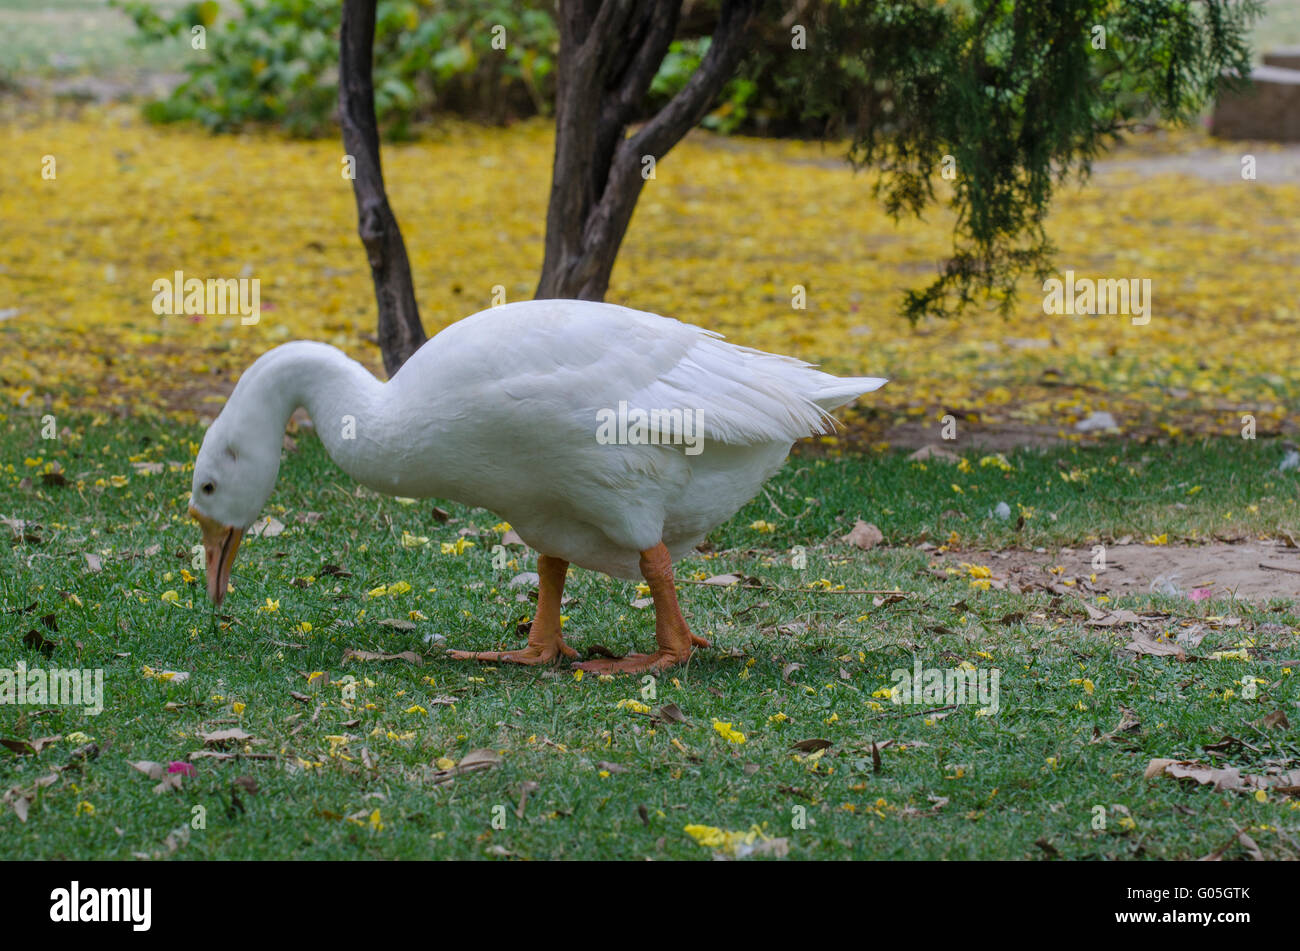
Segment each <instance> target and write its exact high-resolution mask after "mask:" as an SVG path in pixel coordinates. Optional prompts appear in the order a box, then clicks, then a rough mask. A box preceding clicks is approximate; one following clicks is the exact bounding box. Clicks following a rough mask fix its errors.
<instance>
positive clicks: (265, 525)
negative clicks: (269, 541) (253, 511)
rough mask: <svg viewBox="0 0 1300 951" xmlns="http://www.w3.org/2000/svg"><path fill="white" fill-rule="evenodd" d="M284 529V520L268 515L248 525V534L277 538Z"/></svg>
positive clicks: (257, 536) (256, 536)
mask: <svg viewBox="0 0 1300 951" xmlns="http://www.w3.org/2000/svg"><path fill="white" fill-rule="evenodd" d="M283 531H284V522H282V521H280V520H279V519H278V518H276V517H275V516H274V515H266V516H263V517H262V518H259V519H258V520H257V521H256V522H254V523H253V524H252V525H250V526H248V534H249V535H252V536H253V537H254V538H275V536H277V535H279V534H280V533H281V532H283Z"/></svg>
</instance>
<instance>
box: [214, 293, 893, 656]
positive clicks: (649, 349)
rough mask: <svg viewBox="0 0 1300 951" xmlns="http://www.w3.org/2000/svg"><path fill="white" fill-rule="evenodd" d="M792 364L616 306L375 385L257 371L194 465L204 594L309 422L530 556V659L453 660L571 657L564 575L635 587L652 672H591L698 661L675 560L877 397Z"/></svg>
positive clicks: (546, 315)
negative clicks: (470, 512) (476, 512)
mask: <svg viewBox="0 0 1300 951" xmlns="http://www.w3.org/2000/svg"><path fill="white" fill-rule="evenodd" d="M884 382H885V381H884V380H882V379H877V378H874V377H854V378H839V377H834V376H831V375H829V374H826V373H822V372H820V371H819V370H816V369H814V368H813V367H812V366H810V365H809V364H806V363H803V362H801V361H799V360H795V359H793V358H792V357H784V356H777V355H774V354H770V353H763V352H762V351H758V350H751V349H748V348H745V347H737V346H734V345H732V344H729V343H725V342H724V341H723V340H722V338H721V337H720V336H719V335H718V334H715V333H712V332H711V331H708V330H703V329H701V328H699V327H694V326H691V325H689V324H684V323H682V322H680V321H677V320H673V319H671V318H668V317H659V316H656V315H655V314H648V313H644V312H641V311H635V310H629V309H627V308H625V307H618V306H615V305H613V304H602V303H592V302H589V301H576V300H539V301H529V302H524V303H516V304H507V305H504V306H500V307H494V308H491V309H489V310H485V311H483V312H481V313H478V314H474V315H473V316H472V317H466V318H465V319H464V320H461V321H459V322H457V323H455V324H452V325H451V326H450V327H447V328H446V329H445V330H443V331H442V332H441V333H439V334H438V335H437V336H435V337H433V339H431V340H429V341H428V342H427V343H426V344H424V346H422V347H421V348H420V349H419V350H418V351H417V352H416V353H415V354H413V355H412V356H411V358H410V359H409V360H408V361H407V362H406V364H405V365H404V366H403V367H402V368H401V370H400V371H399V372H398V373H396V374H395V375H394V376H393V378H392V379H391V380H389V381H388V382H387V383H382V382H380V381H379V380H377V379H375V377H374V376H373V375H371V373H370V372H369V371H368V370H366V369H365V368H364V367H363V366H362V365H361V364H359V363H357V362H356V361H354V360H351V359H349V358H348V357H347V356H345V355H344V354H343V353H342V352H341V351H339V350H336V349H335V348H333V347H330V346H327V345H325V344H320V343H309V342H305V341H299V342H294V343H288V344H285V345H283V346H280V347H276V348H275V349H273V350H271V351H269V352H267V353H265V354H263V355H262V356H261V357H260V358H259V359H258V360H257V361H256V362H255V363H253V365H252V366H251V367H249V369H248V370H247V371H246V372H245V373H244V374H243V376H242V377H240V379H239V383H238V385H236V387H235V390H234V392H233V393H231V395H230V399H229V401H228V402H227V403H226V405H225V407H224V409H223V410H222V412H221V414H220V416H219V417H218V418H217V420H216V421H215V422H214V423H213V424H212V426H211V427H210V428H209V429H208V431H207V434H206V435H205V436H204V439H203V446H202V448H201V449H200V450H199V454H198V458H197V459H196V461H195V464H194V483H193V492H192V495H191V499H190V513H191V514H192V515H193V516H194V517H195V518H196V519H197V520H198V521H199V523H200V525H201V527H202V529H203V539H204V546H205V550H206V553H207V575H208V578H207V580H208V595H209V596H210V597H211V598H212V600H213V601H214V602H215V603H218V604H219V603H220V602H221V599H222V598H223V597H224V596H225V593H226V588H227V585H228V583H229V579H230V570H231V565H232V563H233V561H234V557H235V552H236V551H237V549H238V547H239V541H240V538H241V537H242V535H243V532H244V530H245V529H246V528H247V527H248V526H249V525H251V524H252V523H253V522H254V521H255V520H256V519H257V517H258V514H259V513H260V512H261V510H262V507H263V506H264V505H265V504H266V500H267V498H269V497H270V495H271V490H272V488H273V487H274V486H275V480H276V476H277V474H278V472H279V467H280V447H281V442H282V436H283V434H284V427H285V424H286V423H287V422H288V419H289V417H290V415H291V414H292V413H293V412H294V410H295V409H297V408H298V407H303V408H304V409H306V411H307V412H308V414H310V416H311V418H312V421H313V423H314V424H315V427H316V431H317V433H318V434H319V435H320V438H321V441H322V442H323V443H324V445H325V449H326V451H327V452H328V453H329V455H330V457H331V458H332V459H333V460H334V461H335V462H336V463H337V464H338V465H339V467H340V468H342V469H343V470H344V471H345V472H346V473H348V475H350V476H351V477H352V478H354V479H356V480H357V481H358V482H360V483H362V484H363V485H366V486H369V487H370V488H372V489H374V490H376V491H378V492H384V493H387V494H389V495H399V496H408V497H416V498H419V497H428V496H434V497H438V498H446V499H454V500H456V501H458V502H462V503H464V504H466V505H474V506H482V507H483V508H486V509H489V510H491V511H492V512H495V513H496V514H497V515H499V516H500V517H501V518H503V519H505V520H506V521H508V522H509V523H510V524H511V525H512V526H513V527H514V528H515V530H516V531H517V532H518V533H519V536H520V537H521V538H522V539H523V540H524V541H525V542H527V543H528V545H529V546H530V547H531V548H533V549H535V550H536V551H537V552H539V555H540V557H539V558H538V563H537V570H538V574H539V576H540V579H541V581H540V585H539V591H538V598H537V610H536V614H535V617H534V620H533V624H532V630H531V633H530V634H529V637H528V645H527V647H525V648H523V649H520V650H513V651H489V652H463V651H452V652H451V656H453V657H456V658H460V659H476V660H491V661H511V662H514V663H520V664H539V663H549V662H552V661H554V660H556V659H557V658H558V657H559V656H560V655H561V654H563V655H564V656H567V657H574V656H576V652H575V651H574V650H573V649H572V648H570V647H569V646H568V645H567V644H565V643H564V640H563V638H562V637H561V634H560V598H561V593H562V591H563V588H564V579H565V572H566V570H567V568H568V564H569V563H573V564H575V565H579V566H581V567H583V568H589V569H592V570H595V571H603V572H605V573H606V574H609V575H613V576H615V577H618V578H629V579H635V578H637V577H643V578H645V580H646V582H647V583H648V584H649V586H650V592H651V596H652V598H653V600H654V607H655V615H656V617H655V637H656V639H657V641H658V650H657V651H655V652H654V653H653V654H631V655H629V656H627V657H625V658H622V659H619V660H609V659H604V660H594V661H588V662H586V663H583V664H578V665H576V666H578V667H581V668H584V669H586V670H592V671H599V672H607V671H622V672H638V671H644V670H658V669H660V668H663V667H666V666H670V665H672V664H677V663H681V662H683V661H685V660H686V659H687V658H688V657H689V656H690V654H691V650H692V647H693V645H701V646H707V642H706V641H704V640H703V639H702V638H698V637H696V636H694V635H693V634H692V633H691V631H690V629H689V628H688V627H687V624H686V621H685V619H684V618H683V617H682V614H681V610H680V609H679V607H678V605H677V596H676V593H675V591H674V588H673V573H672V562H673V559H675V558H678V557H680V556H682V555H683V554H684V553H686V552H689V551H690V550H691V549H692V548H693V547H694V546H695V545H696V544H698V543H699V542H700V541H702V540H703V539H704V537H705V536H706V535H707V534H708V532H709V531H710V530H711V529H713V528H714V527H715V526H716V525H718V524H720V523H721V522H723V521H725V520H726V519H728V518H730V517H731V516H732V515H734V514H735V513H736V512H737V511H738V510H739V509H740V507H741V506H742V505H744V504H745V503H746V502H747V501H749V499H751V498H752V497H753V496H754V495H755V494H757V492H758V490H759V487H760V486H762V484H763V482H764V481H766V480H767V479H768V478H769V477H770V476H771V475H772V474H773V473H775V472H776V470H777V469H778V468H780V466H781V463H782V462H783V461H784V460H785V457H786V455H787V454H788V453H789V451H790V448H791V445H792V444H793V443H794V441H795V440H797V439H801V438H803V437H805V436H809V435H812V434H815V433H817V432H824V431H827V428H828V426H829V425H831V424H832V422H833V421H832V419H831V417H830V416H829V412H830V411H831V410H833V409H835V408H837V407H839V406H843V405H844V404H846V403H848V402H851V401H852V400H853V399H854V398H855V397H857V396H859V395H860V394H862V393H866V392H868V391H871V390H874V389H876V388H877V387H879V386H881V385H882V384H883V383H884Z"/></svg>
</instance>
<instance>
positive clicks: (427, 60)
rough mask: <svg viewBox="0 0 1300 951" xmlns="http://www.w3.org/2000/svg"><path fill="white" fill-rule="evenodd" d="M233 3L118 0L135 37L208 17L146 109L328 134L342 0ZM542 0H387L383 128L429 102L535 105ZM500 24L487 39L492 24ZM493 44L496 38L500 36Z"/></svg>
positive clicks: (404, 124) (546, 96) (543, 25)
mask: <svg viewBox="0 0 1300 951" xmlns="http://www.w3.org/2000/svg"><path fill="white" fill-rule="evenodd" d="M237 2H238V15H236V16H226V15H225V14H224V13H222V12H220V11H219V8H218V6H217V4H216V3H213V2H211V0H207V2H205V3H193V4H190V5H189V6H186V7H184V8H182V9H181V10H179V11H178V12H177V13H176V14H175V15H173V16H171V17H169V18H165V17H163V16H161V15H160V14H159V13H158V12H157V11H156V10H155V9H154V7H153V6H152V5H151V4H150V3H148V2H145V0H122V2H120V4H119V5H120V6H121V7H122V8H123V9H124V10H125V11H126V12H127V14H128V15H129V16H130V17H131V18H132V19H133V20H134V21H135V23H136V26H137V27H138V28H139V30H140V35H141V40H142V41H144V42H150V41H156V40H160V39H163V38H165V37H168V36H172V35H187V36H188V35H190V34H191V30H192V28H193V27H194V26H195V25H196V24H203V25H205V26H206V27H208V33H207V36H206V38H205V47H206V48H205V49H193V50H191V54H192V59H191V61H190V62H189V63H188V64H187V67H186V69H187V74H188V75H187V78H186V80H185V81H184V82H183V83H182V84H181V85H180V86H179V87H178V88H177V89H176V90H175V91H174V92H173V93H172V94H171V95H170V96H169V97H168V98H167V99H165V100H162V101H161V102H155V103H151V104H150V105H149V106H148V107H147V115H148V116H149V117H150V118H151V119H153V120H155V121H163V122H165V121H175V120H181V119H192V120H197V121H199V122H201V123H203V124H204V125H205V126H208V127H209V128H211V129H213V130H216V131H229V130H232V129H236V128H239V127H241V126H243V125H245V124H248V123H270V122H274V123H279V124H280V125H282V126H283V128H285V129H286V130H287V131H288V132H290V133H291V134H294V135H302V136H316V135H327V134H332V132H333V129H332V126H333V123H334V115H335V110H336V106H337V101H338V55H339V51H338V31H339V22H340V18H341V7H340V5H339V4H338V3H337V2H331V0H260V2H258V0H237ZM547 6H548V5H547V4H545V3H544V2H540V0H526V2H522V3H520V2H512V3H506V2H492V3H482V2H475V0H385V2H381V3H380V4H379V8H378V12H377V16H376V21H375V59H374V84H375V112H376V115H377V116H378V118H379V121H380V123H381V125H383V126H384V127H385V129H386V131H387V132H388V133H389V135H392V136H401V135H403V134H404V133H405V132H406V131H407V130H408V129H409V127H410V125H411V123H412V122H414V121H417V120H419V119H421V118H424V117H427V116H428V115H429V114H430V113H431V112H432V111H433V110H435V109H439V108H442V109H450V110H454V111H459V112H466V113H468V114H471V115H475V116H477V117H479V118H483V119H486V120H489V121H494V122H501V121H505V120H507V119H509V118H511V117H513V116H516V115H521V114H531V113H533V112H537V111H544V110H545V109H547V108H548V104H549V102H550V100H551V96H552V86H553V75H552V74H553V71H554V65H555V50H556V47H557V45H558V36H557V34H556V30H555V24H554V21H553V20H552V18H551V15H550V13H549V12H548V11H547ZM496 27H501V28H504V30H505V34H504V36H505V38H506V40H507V42H506V43H505V44H504V49H495V48H493V39H494V35H499V33H500V31H497V34H494V28H496ZM498 45H500V43H498Z"/></svg>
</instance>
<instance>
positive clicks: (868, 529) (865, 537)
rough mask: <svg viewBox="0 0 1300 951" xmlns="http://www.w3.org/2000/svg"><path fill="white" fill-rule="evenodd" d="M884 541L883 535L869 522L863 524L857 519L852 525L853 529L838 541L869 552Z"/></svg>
mask: <svg viewBox="0 0 1300 951" xmlns="http://www.w3.org/2000/svg"><path fill="white" fill-rule="evenodd" d="M884 540H885V536H884V533H882V532H881V531H880V529H878V528H876V526H874V525H872V524H871V523H870V522H864V521H862V519H858V520H857V521H856V522H854V523H853V528H851V529H849V533H848V534H847V535H845V536H843V537H842V538H841V539H840V541H842V542H847V543H848V544H850V545H857V546H858V547H859V548H861V549H862V550H863V551H870V550H871V549H873V548H875V547H876V546H877V545H879V544H880V543H881V542H883V541H884Z"/></svg>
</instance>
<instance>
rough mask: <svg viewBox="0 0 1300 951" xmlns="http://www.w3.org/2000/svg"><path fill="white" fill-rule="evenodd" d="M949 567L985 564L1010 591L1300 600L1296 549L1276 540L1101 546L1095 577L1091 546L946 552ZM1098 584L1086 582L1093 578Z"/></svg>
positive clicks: (942, 560)
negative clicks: (1102, 561)
mask: <svg viewBox="0 0 1300 951" xmlns="http://www.w3.org/2000/svg"><path fill="white" fill-rule="evenodd" d="M935 562H936V564H938V565H940V566H942V567H945V568H946V567H947V566H949V565H957V564H959V563H961V562H969V563H971V564H979V565H987V566H988V567H989V568H990V569H992V571H993V578H994V583H995V584H996V585H997V586H999V587H1002V586H1005V587H1006V588H1007V589H1008V590H1013V591H1014V590H1020V591H1027V590H1031V589H1033V588H1047V589H1049V590H1053V591H1060V592H1062V593H1064V592H1066V591H1070V590H1071V589H1073V590H1074V591H1077V592H1078V593H1080V594H1085V595H1086V594H1088V593H1099V594H1108V595H1110V596H1111V597H1117V596H1119V595H1125V594H1152V593H1156V594H1159V593H1163V594H1175V593H1178V594H1182V595H1184V596H1190V595H1191V592H1192V591H1195V590H1197V589H1203V590H1206V591H1208V592H1209V594H1210V596H1211V597H1215V598H1219V597H1227V596H1233V597H1238V598H1242V599H1245V600H1248V601H1257V602H1258V601H1268V600H1270V599H1274V598H1287V599H1296V598H1300V549H1297V548H1291V547H1289V546H1287V545H1285V544H1282V543H1278V542H1274V541H1247V542H1240V543H1237V544H1223V543H1215V544H1211V545H1201V546H1186V545H1143V544H1133V543H1130V544H1127V545H1121V544H1115V545H1110V546H1107V548H1106V570H1105V571H1095V570H1094V568H1093V551H1092V549H1091V548H1084V547H1079V548H1059V549H1055V550H1050V551H1042V550H1039V551H1023V550H1015V549H1012V550H1007V551H974V552H969V551H968V552H945V553H943V554H942V555H938V556H936V558H935ZM1094 575H1095V576H1096V580H1095V581H1094V580H1092V578H1093V576H1094Z"/></svg>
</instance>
